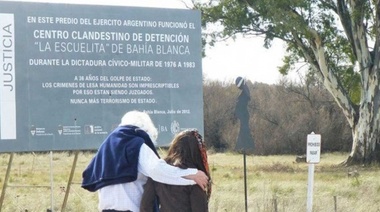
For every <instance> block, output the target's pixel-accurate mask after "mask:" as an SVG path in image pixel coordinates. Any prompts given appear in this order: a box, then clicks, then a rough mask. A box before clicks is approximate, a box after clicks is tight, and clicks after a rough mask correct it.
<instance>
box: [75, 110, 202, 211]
mask: <svg viewBox="0 0 380 212" xmlns="http://www.w3.org/2000/svg"><path fill="white" fill-rule="evenodd" d="M157 135H158V132H157V129H156V128H155V126H154V124H153V122H152V120H151V119H150V117H149V115H148V114H147V113H145V112H140V111H130V112H128V113H126V114H125V115H124V116H123V118H122V119H121V123H120V125H119V127H117V128H116V129H115V130H114V131H113V132H112V133H110V135H108V137H107V138H106V139H105V140H104V141H103V143H102V144H101V145H100V147H99V149H98V152H97V153H96V154H95V156H94V158H93V159H92V160H91V162H90V164H89V165H88V166H87V168H86V169H85V170H84V171H83V173H82V177H83V180H82V188H84V189H86V190H88V191H91V192H95V191H98V196H99V205H98V208H99V210H100V211H102V212H111V211H112V212H122V211H125V212H127V211H129V212H131V211H133V212H138V211H140V201H141V197H142V194H143V191H144V188H143V186H144V184H145V183H146V181H147V179H148V177H151V178H153V179H154V180H156V181H158V182H161V183H166V184H172V185H195V184H198V185H199V186H200V188H206V186H207V183H208V177H207V175H206V174H205V172H203V171H199V170H197V169H196V167H189V168H188V169H181V168H178V167H174V166H171V165H168V164H167V163H166V162H165V161H164V160H162V159H160V158H159V156H158V153H157V151H156V149H155V146H154V142H155V140H156V138H157ZM198 185H196V186H198Z"/></svg>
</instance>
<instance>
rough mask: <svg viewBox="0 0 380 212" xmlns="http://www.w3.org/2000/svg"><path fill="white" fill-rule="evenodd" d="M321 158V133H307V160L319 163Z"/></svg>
mask: <svg viewBox="0 0 380 212" xmlns="http://www.w3.org/2000/svg"><path fill="white" fill-rule="evenodd" d="M320 159H321V135H320V134H314V133H313V132H312V133H311V134H309V135H307V146H306V162H307V163H319V161H320Z"/></svg>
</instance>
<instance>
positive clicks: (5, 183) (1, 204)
mask: <svg viewBox="0 0 380 212" xmlns="http://www.w3.org/2000/svg"><path fill="white" fill-rule="evenodd" d="M13 155H14V153H13V152H12V153H11V154H10V157H9V162H8V167H7V172H6V174H5V179H4V185H3V189H2V191H1V196H0V211H1V208H2V206H3V202H4V197H5V190H6V189H7V185H8V179H9V175H10V173H11V168H12V162H13Z"/></svg>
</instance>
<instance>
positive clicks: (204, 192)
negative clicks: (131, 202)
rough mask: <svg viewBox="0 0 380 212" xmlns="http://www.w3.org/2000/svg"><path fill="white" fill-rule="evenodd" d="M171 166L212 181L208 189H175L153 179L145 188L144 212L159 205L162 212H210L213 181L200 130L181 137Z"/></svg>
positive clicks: (173, 150)
mask: <svg viewBox="0 0 380 212" xmlns="http://www.w3.org/2000/svg"><path fill="white" fill-rule="evenodd" d="M165 161H166V162H167V163H168V164H171V165H173V166H177V167H180V168H183V169H186V168H196V169H199V170H202V171H203V172H205V173H206V175H207V176H208V179H209V183H208V185H207V188H205V189H201V188H200V187H199V186H194V185H189V186H175V185H168V184H165V183H160V182H157V181H154V179H151V178H149V179H148V182H147V183H146V184H145V186H144V193H143V197H142V199H141V206H140V212H151V211H154V209H153V206H154V205H155V204H156V201H157V200H158V201H159V206H160V208H159V211H161V212H177V211H181V212H206V211H208V200H209V198H210V195H211V177H210V171H209V167H208V161H207V153H206V146H205V143H204V142H203V139H202V136H201V135H200V134H199V132H198V131H197V130H185V131H182V132H180V133H178V134H177V135H176V136H175V137H174V139H173V141H172V143H171V145H170V147H169V150H168V155H167V157H166V158H165Z"/></svg>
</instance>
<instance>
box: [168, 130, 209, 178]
mask: <svg viewBox="0 0 380 212" xmlns="http://www.w3.org/2000/svg"><path fill="white" fill-rule="evenodd" d="M202 145H204V144H203V140H202V136H200V134H199V133H198V132H197V131H196V130H185V131H182V132H180V133H178V134H177V135H176V136H175V137H174V139H173V141H172V144H171V145H170V147H169V151H168V155H167V157H166V158H165V161H166V162H167V163H168V164H171V165H173V166H177V167H180V168H196V169H199V170H202V171H203V172H204V173H206V174H207V175H208V174H209V173H208V172H207V170H206V167H205V165H204V163H203V159H202V154H201V150H200V148H201V146H202ZM209 177H210V176H209Z"/></svg>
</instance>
